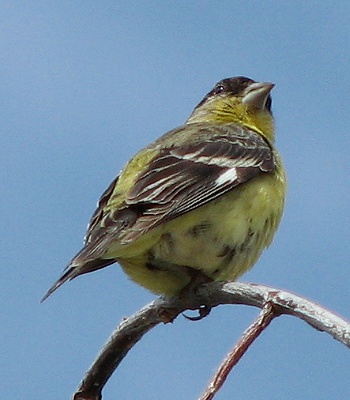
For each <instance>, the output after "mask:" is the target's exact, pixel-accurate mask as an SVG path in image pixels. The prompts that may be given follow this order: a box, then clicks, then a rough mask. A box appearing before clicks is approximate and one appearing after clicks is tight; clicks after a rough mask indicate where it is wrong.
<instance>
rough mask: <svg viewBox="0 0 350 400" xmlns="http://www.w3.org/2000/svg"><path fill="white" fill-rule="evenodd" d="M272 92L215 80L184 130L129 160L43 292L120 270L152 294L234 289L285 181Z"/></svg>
mask: <svg viewBox="0 0 350 400" xmlns="http://www.w3.org/2000/svg"><path fill="white" fill-rule="evenodd" d="M273 87H274V85H273V84H272V83H261V82H255V81H253V80H252V79H249V78H245V77H235V78H229V79H223V80H222V81H220V82H218V83H217V84H216V85H215V87H214V88H213V89H212V90H211V91H210V92H209V93H208V94H207V95H206V96H205V97H204V99H203V100H202V101H201V102H200V103H199V104H198V105H197V107H196V108H195V109H194V111H193V112H192V114H191V115H190V117H189V118H188V119H187V121H186V122H185V124H184V125H182V126H180V127H179V128H176V129H174V130H172V131H170V132H168V133H166V134H165V135H163V136H162V137H160V138H159V139H157V140H156V141H155V142H153V143H152V144H150V145H149V146H147V147H146V148H144V149H143V150H141V151H140V152H139V153H137V154H136V155H135V156H134V157H133V158H132V159H131V160H130V161H129V162H128V163H127V164H126V166H125V167H124V169H123V170H122V171H121V173H120V175H119V176H118V177H117V178H116V179H115V180H114V181H113V182H112V183H111V184H110V186H109V187H108V189H107V190H106V191H105V192H104V193H103V195H102V197H101V199H100V201H99V204H98V208H97V210H96V211H95V213H94V214H93V216H92V218H91V221H90V224H89V227H88V231H87V234H86V237H85V246H84V247H83V249H82V250H81V251H80V252H79V253H78V254H77V255H76V256H75V257H74V258H73V259H72V261H71V262H70V263H69V264H68V266H67V267H66V269H65V271H64V273H63V275H62V276H61V277H60V278H59V279H58V281H57V282H56V283H55V284H54V285H53V286H52V287H51V289H49V291H48V292H47V293H46V295H45V296H44V298H43V300H45V299H46V298H47V297H48V296H50V295H51V294H52V293H53V292H54V291H55V290H56V289H57V288H58V287H60V286H61V285H62V284H63V283H64V282H66V281H68V280H71V279H73V278H75V277H77V276H78V275H82V274H85V273H87V272H91V271H95V270H97V269H100V268H103V267H106V266H108V265H110V264H113V263H115V262H118V263H119V264H120V265H121V266H122V267H123V269H124V271H125V272H126V273H127V274H128V275H129V277H130V278H131V279H132V280H134V281H135V282H137V283H139V284H140V285H142V286H144V287H145V288H147V289H149V290H151V291H152V292H154V293H158V294H165V295H175V294H178V293H179V292H180V291H181V290H183V289H184V288H185V287H186V286H187V285H191V283H193V282H195V281H196V279H198V277H202V278H203V277H204V281H205V280H207V281H211V280H213V281H224V280H234V279H236V278H237V277H239V276H240V275H242V274H243V273H244V272H246V271H247V270H248V269H250V268H251V267H252V266H253V265H254V263H255V262H256V261H257V259H258V258H259V256H260V255H261V253H262V251H263V250H264V249H265V248H266V247H267V246H268V245H269V244H270V243H271V241H272V239H273V236H274V234H275V231H276V229H277V227H278V225H279V222H280V219H281V215H282V211H283V206H284V198H285V190H286V182H285V173H284V169H283V166H282V163H281V159H280V156H279V154H278V153H277V150H276V148H275V147H274V141H275V139H274V120H273V116H272V113H271V96H270V91H271V90H272V88H273Z"/></svg>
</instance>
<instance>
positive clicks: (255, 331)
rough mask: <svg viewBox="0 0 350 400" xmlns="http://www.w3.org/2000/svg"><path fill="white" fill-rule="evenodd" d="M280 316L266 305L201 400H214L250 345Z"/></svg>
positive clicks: (226, 359) (227, 358)
mask: <svg viewBox="0 0 350 400" xmlns="http://www.w3.org/2000/svg"><path fill="white" fill-rule="evenodd" d="M277 315H279V314H275V312H274V310H273V305H272V304H271V303H266V305H265V307H264V308H263V309H262V310H261V312H260V314H259V316H258V317H257V318H256V319H255V321H254V322H253V323H252V324H251V325H250V326H249V328H248V329H247V330H246V331H245V332H244V333H243V335H242V337H241V338H240V339H239V341H238V342H237V344H236V345H235V346H234V348H233V349H232V350H231V351H230V352H229V353H228V355H227V356H226V358H225V359H224V360H223V362H222V363H221V365H220V367H219V368H218V370H217V372H216V374H215V375H214V377H213V379H212V380H211V382H210V383H209V385H208V387H207V388H206V390H205V391H204V393H203V394H202V396H201V397H200V398H199V400H212V399H213V398H214V396H215V394H216V393H217V392H218V391H219V390H220V389H221V387H222V385H223V384H224V383H225V381H226V379H227V376H228V374H229V373H230V372H231V370H232V368H233V367H234V366H235V365H236V364H237V363H238V361H239V360H240V359H241V358H242V357H243V355H244V354H245V353H246V351H247V350H248V348H249V347H250V345H251V344H252V343H253V342H254V341H255V340H256V339H257V338H258V337H259V336H260V334H261V333H262V332H263V330H264V329H265V328H266V327H267V326H268V325H269V324H270V322H271V321H272V320H273V319H274V318H275V317H276V316H277Z"/></svg>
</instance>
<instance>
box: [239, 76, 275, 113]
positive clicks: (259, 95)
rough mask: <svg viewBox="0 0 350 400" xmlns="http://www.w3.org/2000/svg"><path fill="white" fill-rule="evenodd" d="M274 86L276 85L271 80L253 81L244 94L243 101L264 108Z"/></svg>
mask: <svg viewBox="0 0 350 400" xmlns="http://www.w3.org/2000/svg"><path fill="white" fill-rule="evenodd" d="M274 86H275V85H274V84H273V83H270V82H254V83H251V84H250V85H249V86H248V87H247V89H246V91H245V93H244V94H243V97H242V102H243V103H245V104H247V105H249V106H252V107H255V108H260V109H263V108H264V107H265V105H266V100H267V98H268V97H269V94H270V92H271V90H272V88H273V87H274Z"/></svg>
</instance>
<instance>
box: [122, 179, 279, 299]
mask: <svg viewBox="0 0 350 400" xmlns="http://www.w3.org/2000/svg"><path fill="white" fill-rule="evenodd" d="M281 190H282V186H281V185H279V181H278V180H276V179H273V176H271V175H266V177H265V182H264V181H263V182H262V180H261V179H260V180H252V181H250V182H249V185H242V186H241V187H239V188H236V189H235V190H232V191H231V192H230V193H228V194H226V195H225V196H223V197H220V198H218V199H216V200H214V201H212V202H210V203H208V204H206V205H204V206H202V207H199V208H198V209H196V210H193V211H191V212H189V213H187V214H184V215H182V216H180V217H178V218H176V219H174V220H171V221H169V222H167V223H165V224H163V225H161V226H159V227H157V228H155V229H154V230H152V231H151V232H149V233H148V234H146V235H145V236H147V235H149V239H150V240H149V241H148V247H147V248H146V247H145V248H144V251H142V252H141V253H142V254H141V253H140V256H139V257H140V258H139V259H140V261H139V262H135V259H133V260H132V259H130V260H126V259H124V260H121V262H120V263H121V265H122V266H123V267H124V269H125V271H126V272H127V273H128V274H129V275H130V276H131V278H132V279H133V280H135V281H137V282H138V283H140V284H141V285H143V286H145V287H146V288H148V289H150V290H151V291H154V292H156V293H164V294H174V293H176V292H177V291H179V290H180V289H182V288H183V287H184V286H185V285H186V284H188V283H189V281H190V279H191V278H190V276H189V275H188V273H187V272H188V268H187V269H186V268H183V267H191V268H193V269H195V270H199V271H201V272H202V273H204V274H205V275H207V276H208V277H209V278H211V279H213V280H234V279H236V278H237V277H239V276H240V275H242V274H243V273H244V272H246V271H247V270H248V269H249V268H251V267H252V266H253V265H254V263H255V262H256V261H257V259H258V258H259V256H260V254H261V252H262V251H263V250H264V248H265V247H266V246H268V245H269V244H270V242H271V241H272V238H273V235H274V233H275V231H276V229H277V226H278V224H279V221H280V217H281V214H282V209H283V198H284V196H281V193H280V191H281ZM150 242H152V243H153V244H152V245H151V246H149V244H150ZM145 243H146V242H145ZM141 248H142V246H141V247H139V250H140V249H141ZM134 254H135V253H134Z"/></svg>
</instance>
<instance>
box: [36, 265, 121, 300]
mask: <svg viewBox="0 0 350 400" xmlns="http://www.w3.org/2000/svg"><path fill="white" fill-rule="evenodd" d="M74 261H76V258H75V259H74V260H72V262H71V263H70V264H69V265H68V266H67V267H66V268H65V270H64V273H63V275H62V276H61V277H60V278H59V279H58V280H57V281H56V282H55V283H54V284H53V285H52V286H51V287H50V289H49V290H48V291H47V292H46V294H45V296H44V297H43V298H42V299H41V303H42V302H43V301H45V300H46V299H47V298H48V297H49V296H51V295H52V293H53V292H54V291H55V290H56V289H58V288H59V287H60V286H62V285H63V284H64V283H65V282H67V281H71V280H72V279H74V278H76V277H77V276H79V275H82V274H86V273H88V272H92V271H96V270H97V269H101V268H104V267H107V266H108V265H110V264H113V263H114V262H116V261H117V260H115V259H107V260H104V259H102V258H98V259H96V260H90V261H87V262H85V263H79V264H77V263H74Z"/></svg>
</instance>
